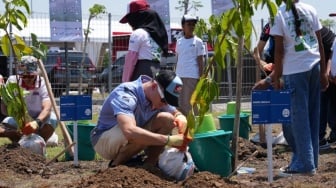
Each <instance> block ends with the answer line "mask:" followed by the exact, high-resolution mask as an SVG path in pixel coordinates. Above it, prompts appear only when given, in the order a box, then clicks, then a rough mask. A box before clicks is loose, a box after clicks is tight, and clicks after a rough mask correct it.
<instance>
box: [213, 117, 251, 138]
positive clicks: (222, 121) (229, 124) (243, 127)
mask: <svg viewBox="0 0 336 188" xmlns="http://www.w3.org/2000/svg"><path fill="white" fill-rule="evenodd" d="M217 118H218V120H219V126H220V129H222V130H224V131H232V132H233V126H234V119H235V115H228V114H223V115H220V116H218V117H217ZM250 131H251V125H250V123H249V115H248V114H245V113H240V126H239V136H240V137H242V138H245V139H249V133H250Z"/></svg>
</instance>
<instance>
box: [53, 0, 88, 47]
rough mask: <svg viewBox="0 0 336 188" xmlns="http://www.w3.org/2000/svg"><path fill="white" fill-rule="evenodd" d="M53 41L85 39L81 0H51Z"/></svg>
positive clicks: (78, 40)
mask: <svg viewBox="0 0 336 188" xmlns="http://www.w3.org/2000/svg"><path fill="white" fill-rule="evenodd" d="M49 14H50V37H51V41H62V42H68V41H77V42H80V41H83V34H82V33H83V29H82V6H81V1H80V0H66V1H65V0H49Z"/></svg>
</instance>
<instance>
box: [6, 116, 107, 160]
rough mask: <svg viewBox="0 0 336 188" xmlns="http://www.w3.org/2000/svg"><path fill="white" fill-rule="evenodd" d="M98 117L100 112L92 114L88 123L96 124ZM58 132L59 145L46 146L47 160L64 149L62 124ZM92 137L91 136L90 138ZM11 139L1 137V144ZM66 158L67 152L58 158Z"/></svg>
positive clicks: (8, 142) (7, 142)
mask: <svg viewBox="0 0 336 188" xmlns="http://www.w3.org/2000/svg"><path fill="white" fill-rule="evenodd" d="M97 119H98V114H97V113H95V114H93V115H92V120H89V121H88V123H93V124H96V123H97ZM64 123H65V124H67V123H70V122H64ZM55 132H56V134H57V135H58V145H57V146H48V147H47V148H46V151H47V156H46V159H47V161H48V160H51V159H52V158H54V157H55V156H56V155H58V154H59V153H60V152H61V151H63V150H64V148H65V147H64V137H63V134H62V130H61V128H60V126H58V127H57V128H56V130H55ZM88 139H90V138H88ZM10 143H11V141H10V140H9V139H8V138H0V146H3V145H6V144H10ZM95 159H96V160H100V159H101V157H100V156H99V155H98V154H96V157H95ZM65 160H66V158H65V154H63V155H61V156H60V157H59V158H58V161H65Z"/></svg>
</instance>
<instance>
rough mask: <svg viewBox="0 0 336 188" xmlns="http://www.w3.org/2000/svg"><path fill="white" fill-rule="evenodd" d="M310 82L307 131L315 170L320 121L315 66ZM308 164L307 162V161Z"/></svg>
mask: <svg viewBox="0 0 336 188" xmlns="http://www.w3.org/2000/svg"><path fill="white" fill-rule="evenodd" d="M310 73H311V74H310V81H309V93H308V95H309V101H308V105H309V116H308V117H309V129H310V134H311V144H312V149H313V155H314V166H315V169H317V167H318V158H319V130H320V121H319V119H318V118H316V117H319V116H320V100H316V99H320V97H321V87H320V79H316V78H320V66H319V65H315V66H314V67H313V69H312V70H311V71H310ZM308 162H309V161H308ZM309 169H310V164H308V166H307V168H306V170H309Z"/></svg>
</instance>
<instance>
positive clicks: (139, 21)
mask: <svg viewBox="0 0 336 188" xmlns="http://www.w3.org/2000/svg"><path fill="white" fill-rule="evenodd" d="M119 22H120V23H128V24H129V25H130V26H131V27H132V29H133V32H132V34H131V36H130V39H129V46H128V52H127V54H126V56H125V65H124V69H123V76H122V82H128V81H133V80H136V79H137V78H138V77H139V76H140V75H147V76H150V77H153V76H154V75H155V74H156V73H157V72H159V70H160V60H161V55H167V54H168V35H167V31H166V29H165V26H164V24H163V22H162V20H161V19H160V17H159V15H158V14H157V12H155V11H154V10H152V9H150V8H149V4H148V3H147V1H146V0H135V1H131V2H130V3H129V5H128V13H127V14H126V15H125V16H124V17H123V18H122V19H121V20H120V21H119Z"/></svg>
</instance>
